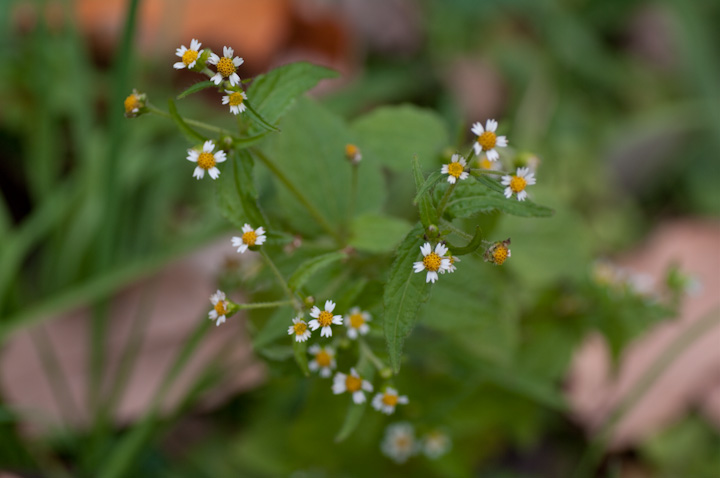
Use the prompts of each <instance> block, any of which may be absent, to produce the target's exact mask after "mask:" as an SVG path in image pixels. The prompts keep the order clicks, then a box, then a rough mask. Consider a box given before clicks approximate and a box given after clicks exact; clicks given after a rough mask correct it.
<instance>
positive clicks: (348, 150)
mask: <svg viewBox="0 0 720 478" xmlns="http://www.w3.org/2000/svg"><path fill="white" fill-rule="evenodd" d="M359 151H360V150H359V149H358V147H357V146H355V145H354V144H346V145H345V155H346V156H347V157H348V158H354V157H355V155H356V154H358V152H359Z"/></svg>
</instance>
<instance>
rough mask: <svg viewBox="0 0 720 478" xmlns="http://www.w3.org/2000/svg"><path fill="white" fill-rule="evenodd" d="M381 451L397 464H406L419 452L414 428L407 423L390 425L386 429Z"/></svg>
mask: <svg viewBox="0 0 720 478" xmlns="http://www.w3.org/2000/svg"><path fill="white" fill-rule="evenodd" d="M380 450H381V451H382V452H383V454H384V455H385V456H387V457H389V458H390V459H391V460H393V461H394V462H395V463H405V462H406V461H407V460H408V458H410V457H411V456H413V455H414V454H415V453H417V451H418V445H417V442H416V441H415V430H414V428H413V426H412V425H410V424H409V423H406V422H401V423H393V424H392V425H389V426H388V427H387V428H386V429H385V438H383V441H382V443H381V444H380Z"/></svg>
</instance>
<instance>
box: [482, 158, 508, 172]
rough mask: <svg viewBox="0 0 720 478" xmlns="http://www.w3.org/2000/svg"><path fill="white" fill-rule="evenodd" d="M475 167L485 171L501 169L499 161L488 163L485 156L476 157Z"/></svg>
mask: <svg viewBox="0 0 720 478" xmlns="http://www.w3.org/2000/svg"><path fill="white" fill-rule="evenodd" d="M477 165H478V167H479V168H480V169H485V170H487V171H500V169H502V164H500V161H490V160H489V159H488V158H487V155H486V156H483V157H478V158H477Z"/></svg>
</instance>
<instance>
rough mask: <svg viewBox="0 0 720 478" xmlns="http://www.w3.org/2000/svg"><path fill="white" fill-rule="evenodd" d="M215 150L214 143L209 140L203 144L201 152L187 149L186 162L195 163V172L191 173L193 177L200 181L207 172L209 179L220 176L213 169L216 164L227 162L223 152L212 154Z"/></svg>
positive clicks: (216, 170) (217, 170)
mask: <svg viewBox="0 0 720 478" xmlns="http://www.w3.org/2000/svg"><path fill="white" fill-rule="evenodd" d="M214 149H215V143H213V142H212V141H211V140H207V141H205V143H204V144H203V148H202V152H199V151H198V150H196V149H189V150H188V156H187V160H188V161H192V162H193V163H197V167H196V168H195V171H193V177H194V178H197V179H202V178H203V177H205V171H207V172H208V174H209V175H210V177H211V178H213V179H217V178H218V176H220V170H219V169H218V168H217V167H215V165H216V164H217V163H222V162H224V161H225V160H227V156H225V151H223V150H219V151H216V152H215V153H213V150H214Z"/></svg>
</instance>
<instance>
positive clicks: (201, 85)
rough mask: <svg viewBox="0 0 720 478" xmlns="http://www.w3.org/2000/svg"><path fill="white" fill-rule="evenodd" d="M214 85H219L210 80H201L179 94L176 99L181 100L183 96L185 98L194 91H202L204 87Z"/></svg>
mask: <svg viewBox="0 0 720 478" xmlns="http://www.w3.org/2000/svg"><path fill="white" fill-rule="evenodd" d="M212 87H217V85H215V83H213V82H212V81H210V80H207V81H201V82H200V83H195V84H194V85H192V86H191V87H189V88H187V89H186V90H185V91H183V92H182V93H180V94H179V95H177V97H176V99H178V100H180V99H182V98H185V97H186V96H189V95H192V94H193V93H197V92H198V91H202V90H204V89H207V88H212Z"/></svg>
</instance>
